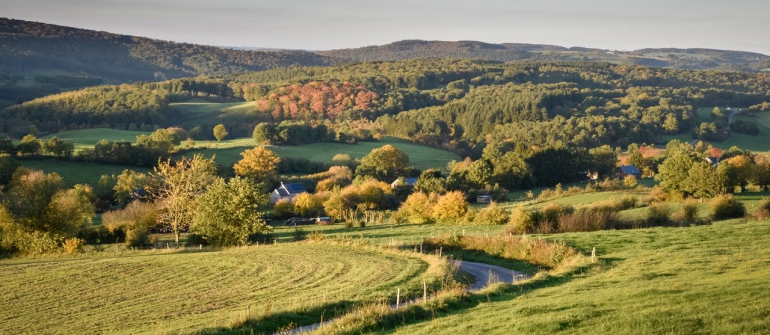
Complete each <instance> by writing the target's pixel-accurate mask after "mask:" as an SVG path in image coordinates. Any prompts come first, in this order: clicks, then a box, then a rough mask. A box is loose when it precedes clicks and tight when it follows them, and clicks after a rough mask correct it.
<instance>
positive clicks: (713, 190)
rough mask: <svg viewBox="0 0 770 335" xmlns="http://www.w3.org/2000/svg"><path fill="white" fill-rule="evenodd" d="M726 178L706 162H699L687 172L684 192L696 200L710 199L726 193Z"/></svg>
mask: <svg viewBox="0 0 770 335" xmlns="http://www.w3.org/2000/svg"><path fill="white" fill-rule="evenodd" d="M724 185H725V182H724V177H723V176H722V175H721V174H719V173H717V169H716V168H715V167H714V166H713V165H711V163H709V162H706V161H698V162H696V163H695V164H693V166H692V167H691V168H690V169H689V171H688V172H687V179H686V180H685V181H684V182H683V185H682V186H683V191H685V192H687V193H689V194H692V195H693V196H694V197H696V198H710V197H713V196H715V195H717V194H722V193H724V189H725V188H724Z"/></svg>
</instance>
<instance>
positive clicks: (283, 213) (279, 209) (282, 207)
mask: <svg viewBox="0 0 770 335" xmlns="http://www.w3.org/2000/svg"><path fill="white" fill-rule="evenodd" d="M292 216H294V205H293V204H292V203H291V201H289V200H287V199H281V200H279V201H278V202H277V203H275V206H273V217H274V218H276V219H288V218H290V217H292Z"/></svg>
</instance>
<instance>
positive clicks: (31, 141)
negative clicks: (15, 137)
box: [16, 134, 41, 155]
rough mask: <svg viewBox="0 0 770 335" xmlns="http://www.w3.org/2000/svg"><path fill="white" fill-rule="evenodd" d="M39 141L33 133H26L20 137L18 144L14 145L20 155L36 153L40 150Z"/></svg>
mask: <svg viewBox="0 0 770 335" xmlns="http://www.w3.org/2000/svg"><path fill="white" fill-rule="evenodd" d="M40 147H41V145H40V141H38V140H37V137H35V135H32V134H30V135H26V136H24V137H23V138H22V139H21V142H19V145H17V146H16V150H18V151H19V153H20V154H22V155H36V154H38V153H39V152H40Z"/></svg>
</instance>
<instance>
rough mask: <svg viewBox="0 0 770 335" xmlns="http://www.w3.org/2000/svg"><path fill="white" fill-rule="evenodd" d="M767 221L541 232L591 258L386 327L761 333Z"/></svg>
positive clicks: (768, 310) (767, 301)
mask: <svg viewBox="0 0 770 335" xmlns="http://www.w3.org/2000/svg"><path fill="white" fill-rule="evenodd" d="M768 238H770V221H762V222H757V221H750V222H748V223H744V222H740V221H738V220H733V221H726V222H719V223H716V224H714V225H711V226H699V227H691V228H654V229H641V230H625V231H601V232H594V233H573V234H560V235H554V236H550V237H549V239H554V240H563V241H566V242H567V243H568V244H570V245H573V246H576V247H578V248H580V249H582V250H584V251H586V252H587V251H589V250H590V249H591V248H593V247H596V251H597V255H598V256H599V257H600V266H599V267H596V268H593V269H590V270H587V271H584V272H582V273H578V274H575V275H572V276H564V277H557V278H552V279H551V280H548V281H547V282H546V284H545V285H540V286H532V287H528V288H524V287H523V288H521V289H519V288H514V289H510V290H507V291H506V292H505V293H503V294H501V295H498V296H494V297H491V298H488V299H484V300H483V301H482V302H480V303H479V304H478V305H476V306H475V307H472V308H468V309H463V310H459V311H456V312H452V313H449V314H448V315H436V317H435V318H433V319H432V320H431V321H425V322H420V323H416V324H411V325H405V326H402V327H398V328H397V329H395V330H393V329H391V330H386V331H380V333H387V334H391V333H392V334H437V333H441V334H545V333H548V334H550V333H561V334H704V333H710V334H767V333H768V332H770V323H768V322H767V320H768V318H770V291H769V290H767V275H768V274H769V273H770V261H768V260H770V246H768V245H767V243H766V241H767V239H768Z"/></svg>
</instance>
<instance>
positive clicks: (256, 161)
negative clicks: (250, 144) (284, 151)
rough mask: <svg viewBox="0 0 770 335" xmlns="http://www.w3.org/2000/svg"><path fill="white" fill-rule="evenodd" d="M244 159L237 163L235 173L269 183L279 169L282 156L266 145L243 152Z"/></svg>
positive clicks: (234, 167)
mask: <svg viewBox="0 0 770 335" xmlns="http://www.w3.org/2000/svg"><path fill="white" fill-rule="evenodd" d="M241 156H243V159H241V160H240V161H238V163H235V166H233V169H235V174H237V175H239V176H243V177H249V178H252V179H254V180H256V181H258V182H265V183H268V182H269V181H271V180H272V179H273V178H274V177H275V175H276V174H277V171H278V163H280V162H281V158H279V157H278V155H276V154H275V153H274V152H272V151H270V149H267V148H265V147H262V146H260V147H255V148H254V149H249V150H246V151H244V152H242V153H241Z"/></svg>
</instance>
